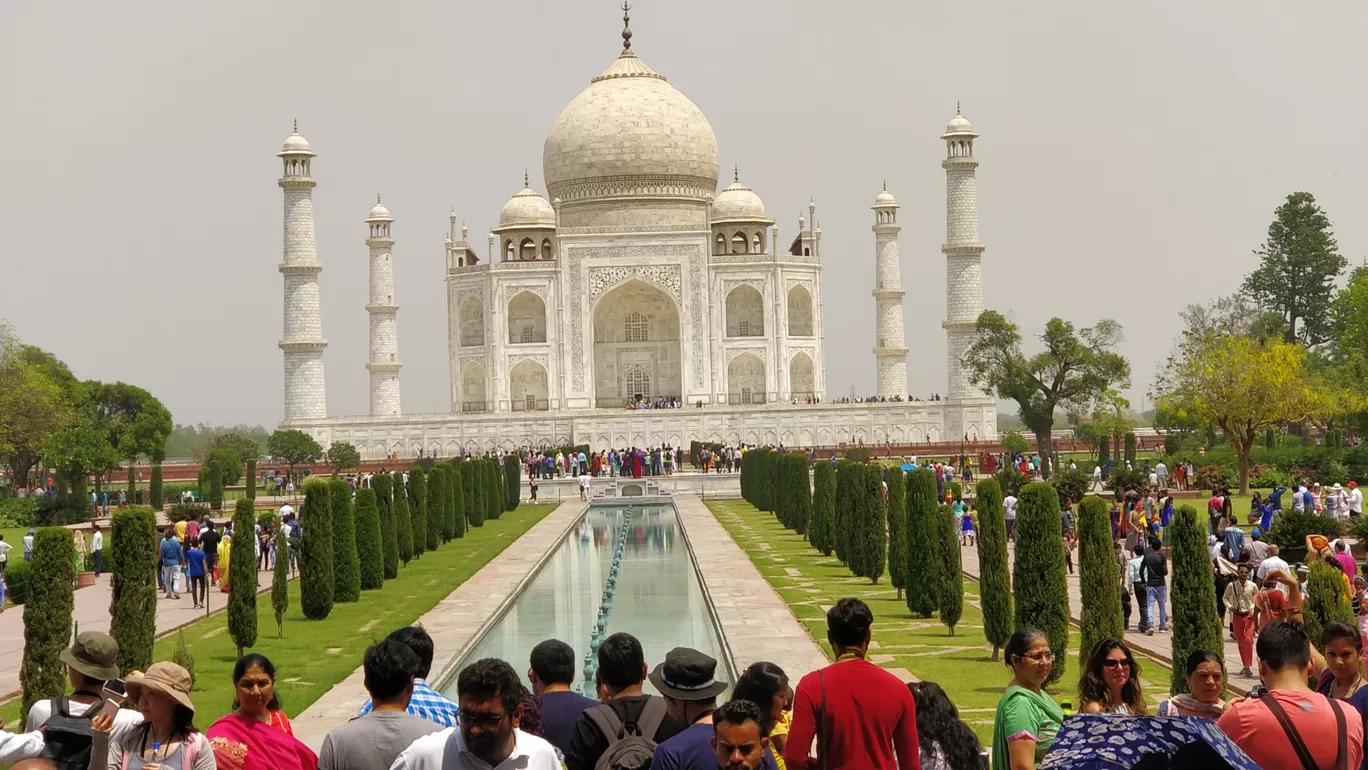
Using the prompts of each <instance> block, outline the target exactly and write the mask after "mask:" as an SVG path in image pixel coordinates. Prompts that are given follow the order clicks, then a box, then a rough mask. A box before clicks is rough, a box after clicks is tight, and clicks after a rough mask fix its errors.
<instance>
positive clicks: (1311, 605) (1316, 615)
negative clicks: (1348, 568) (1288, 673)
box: [1303, 561, 1357, 648]
mask: <svg viewBox="0 0 1368 770" xmlns="http://www.w3.org/2000/svg"><path fill="white" fill-rule="evenodd" d="M1303 609H1304V610H1305V612H1304V613H1303V614H1304V615H1305V621H1306V634H1307V636H1310V637H1311V641H1312V642H1313V643H1314V644H1315V645H1316V647H1317V648H1319V647H1320V638H1321V631H1322V630H1323V629H1324V628H1325V626H1326V624H1327V623H1331V622H1333V621H1336V620H1338V621H1339V622H1341V623H1348V624H1349V625H1350V626H1354V627H1355V628H1357V626H1356V625H1355V622H1356V620H1357V619H1356V618H1355V617H1354V608H1353V606H1352V605H1351V604H1350V603H1349V596H1348V594H1346V593H1345V586H1344V571H1343V570H1341V569H1340V568H1339V567H1338V566H1336V565H1334V564H1330V563H1328V562H1323V561H1318V562H1315V563H1313V564H1312V565H1311V574H1310V575H1308V576H1307V578H1306V597H1305V600H1304V604H1303Z"/></svg>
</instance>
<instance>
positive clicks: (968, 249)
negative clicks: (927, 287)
mask: <svg viewBox="0 0 1368 770" xmlns="http://www.w3.org/2000/svg"><path fill="white" fill-rule="evenodd" d="M976 138H978V134H976V133H974V127H973V126H971V125H970V124H969V121H968V120H966V119H965V117H964V116H963V115H961V114H960V111H959V105H958V104H957V105H955V117H953V118H951V119H950V123H949V124H947V125H946V127H945V133H944V134H942V135H941V139H944V140H945V145H946V158H945V160H943V161H941V168H944V169H945V245H944V246H942V247H941V251H943V252H944V253H945V263H946V264H945V267H946V270H945V323H943V324H941V326H943V327H944V328H945V342H946V357H947V370H948V371H949V375H950V381H949V391H948V392H947V393H946V396H947V397H948V398H949V399H951V400H964V399H972V400H974V401H983V400H988V401H990V402H991V399H990V398H989V397H988V396H987V395H986V394H984V393H983V391H981V390H979V389H978V388H975V387H974V386H973V384H972V383H970V382H969V377H968V374H967V373H966V372H965V371H964V366H963V365H962V364H961V363H960V359H961V358H963V357H964V353H965V351H967V350H968V349H969V346H970V345H972V344H973V342H974V336H975V332H974V327H975V324H976V323H977V322H978V317H979V314H981V313H982V312H983V268H982V264H981V262H982V256H983V244H982V243H980V242H979V226H978V187H977V185H976V183H975V173H976V171H977V169H978V158H975V157H974V139H976ZM952 438H953V437H952Z"/></svg>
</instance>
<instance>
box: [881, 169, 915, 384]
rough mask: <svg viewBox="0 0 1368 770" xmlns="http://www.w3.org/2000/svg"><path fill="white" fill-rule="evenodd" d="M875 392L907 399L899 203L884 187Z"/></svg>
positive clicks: (886, 187)
mask: <svg viewBox="0 0 1368 770" xmlns="http://www.w3.org/2000/svg"><path fill="white" fill-rule="evenodd" d="M873 208H874V227H873V230H874V292H873V294H874V362H875V365H876V366H877V370H876V372H875V388H874V392H875V393H876V394H877V395H879V396H883V397H885V398H890V399H891V398H893V397H895V396H896V397H898V398H907V346H906V344H905V343H904V342H903V311H902V301H903V290H902V267H901V263H900V262H899V257H898V232H899V231H900V230H902V225H900V224H898V202H897V201H896V200H894V199H893V195H892V194H890V193H889V192H888V185H884V189H883V192H881V193H879V194H878V195H877V196H875V198H874V207H873Z"/></svg>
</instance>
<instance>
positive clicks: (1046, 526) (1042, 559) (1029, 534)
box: [1012, 481, 1215, 685]
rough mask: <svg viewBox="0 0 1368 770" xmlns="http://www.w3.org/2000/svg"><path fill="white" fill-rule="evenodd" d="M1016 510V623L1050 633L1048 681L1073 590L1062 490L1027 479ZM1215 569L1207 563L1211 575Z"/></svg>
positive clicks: (1060, 650)
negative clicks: (1068, 573) (1063, 527)
mask: <svg viewBox="0 0 1368 770" xmlns="http://www.w3.org/2000/svg"><path fill="white" fill-rule="evenodd" d="M1017 511H1018V513H1017V523H1016V563H1015V564H1014V565H1013V571H1012V583H1013V585H1015V586H1016V625H1017V628H1024V627H1026V626H1034V627H1036V628H1038V629H1040V630H1041V631H1044V632H1045V636H1046V637H1047V638H1049V640H1050V651H1051V652H1053V653H1054V666H1053V667H1052V668H1051V669H1050V675H1049V677H1048V678H1046V680H1045V683H1046V684H1047V685H1048V684H1051V683H1053V682H1055V681H1056V680H1058V679H1059V677H1060V676H1062V675H1063V674H1064V666H1065V662H1066V661H1065V660H1064V656H1065V655H1066V654H1067V649H1068V646H1069V602H1068V596H1069V592H1068V584H1067V582H1066V579H1065V574H1064V573H1065V567H1064V540H1063V538H1062V537H1061V535H1060V523H1059V522H1060V519H1059V493H1057V492H1055V488H1054V485H1053V484H1050V483H1049V482H1044V481H1041V482H1036V483H1034V484H1027V485H1026V486H1025V487H1024V488H1022V490H1021V497H1020V498H1019V499H1018V502H1017ZM1210 571H1211V570H1210V568H1209V567H1208V569H1207V573H1208V577H1209V576H1210ZM1213 590H1214V589H1213ZM1212 615H1213V616H1214V615H1215V612H1214V610H1213V612H1212Z"/></svg>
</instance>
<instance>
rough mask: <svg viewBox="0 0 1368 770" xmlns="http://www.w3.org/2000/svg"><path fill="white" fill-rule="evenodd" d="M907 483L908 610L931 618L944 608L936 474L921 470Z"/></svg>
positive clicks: (908, 476) (922, 616) (911, 476)
mask: <svg viewBox="0 0 1368 770" xmlns="http://www.w3.org/2000/svg"><path fill="white" fill-rule="evenodd" d="M906 480H907V482H906V483H907V494H906V498H907V535H906V547H907V591H906V598H907V609H908V610H910V611H911V612H912V614H914V615H916V616H917V617H921V618H929V617H931V615H932V614H933V613H934V612H935V611H936V608H937V607H938V606H939V605H940V593H941V591H940V589H941V569H942V565H943V562H942V560H941V557H940V537H941V536H940V529H939V528H938V527H937V524H938V519H937V517H938V514H939V509H940V506H939V505H938V504H937V502H936V474H935V473H934V472H932V471H931V470H930V469H927V468H919V469H917V470H915V471H912V472H911V473H908V474H907V475H906Z"/></svg>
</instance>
